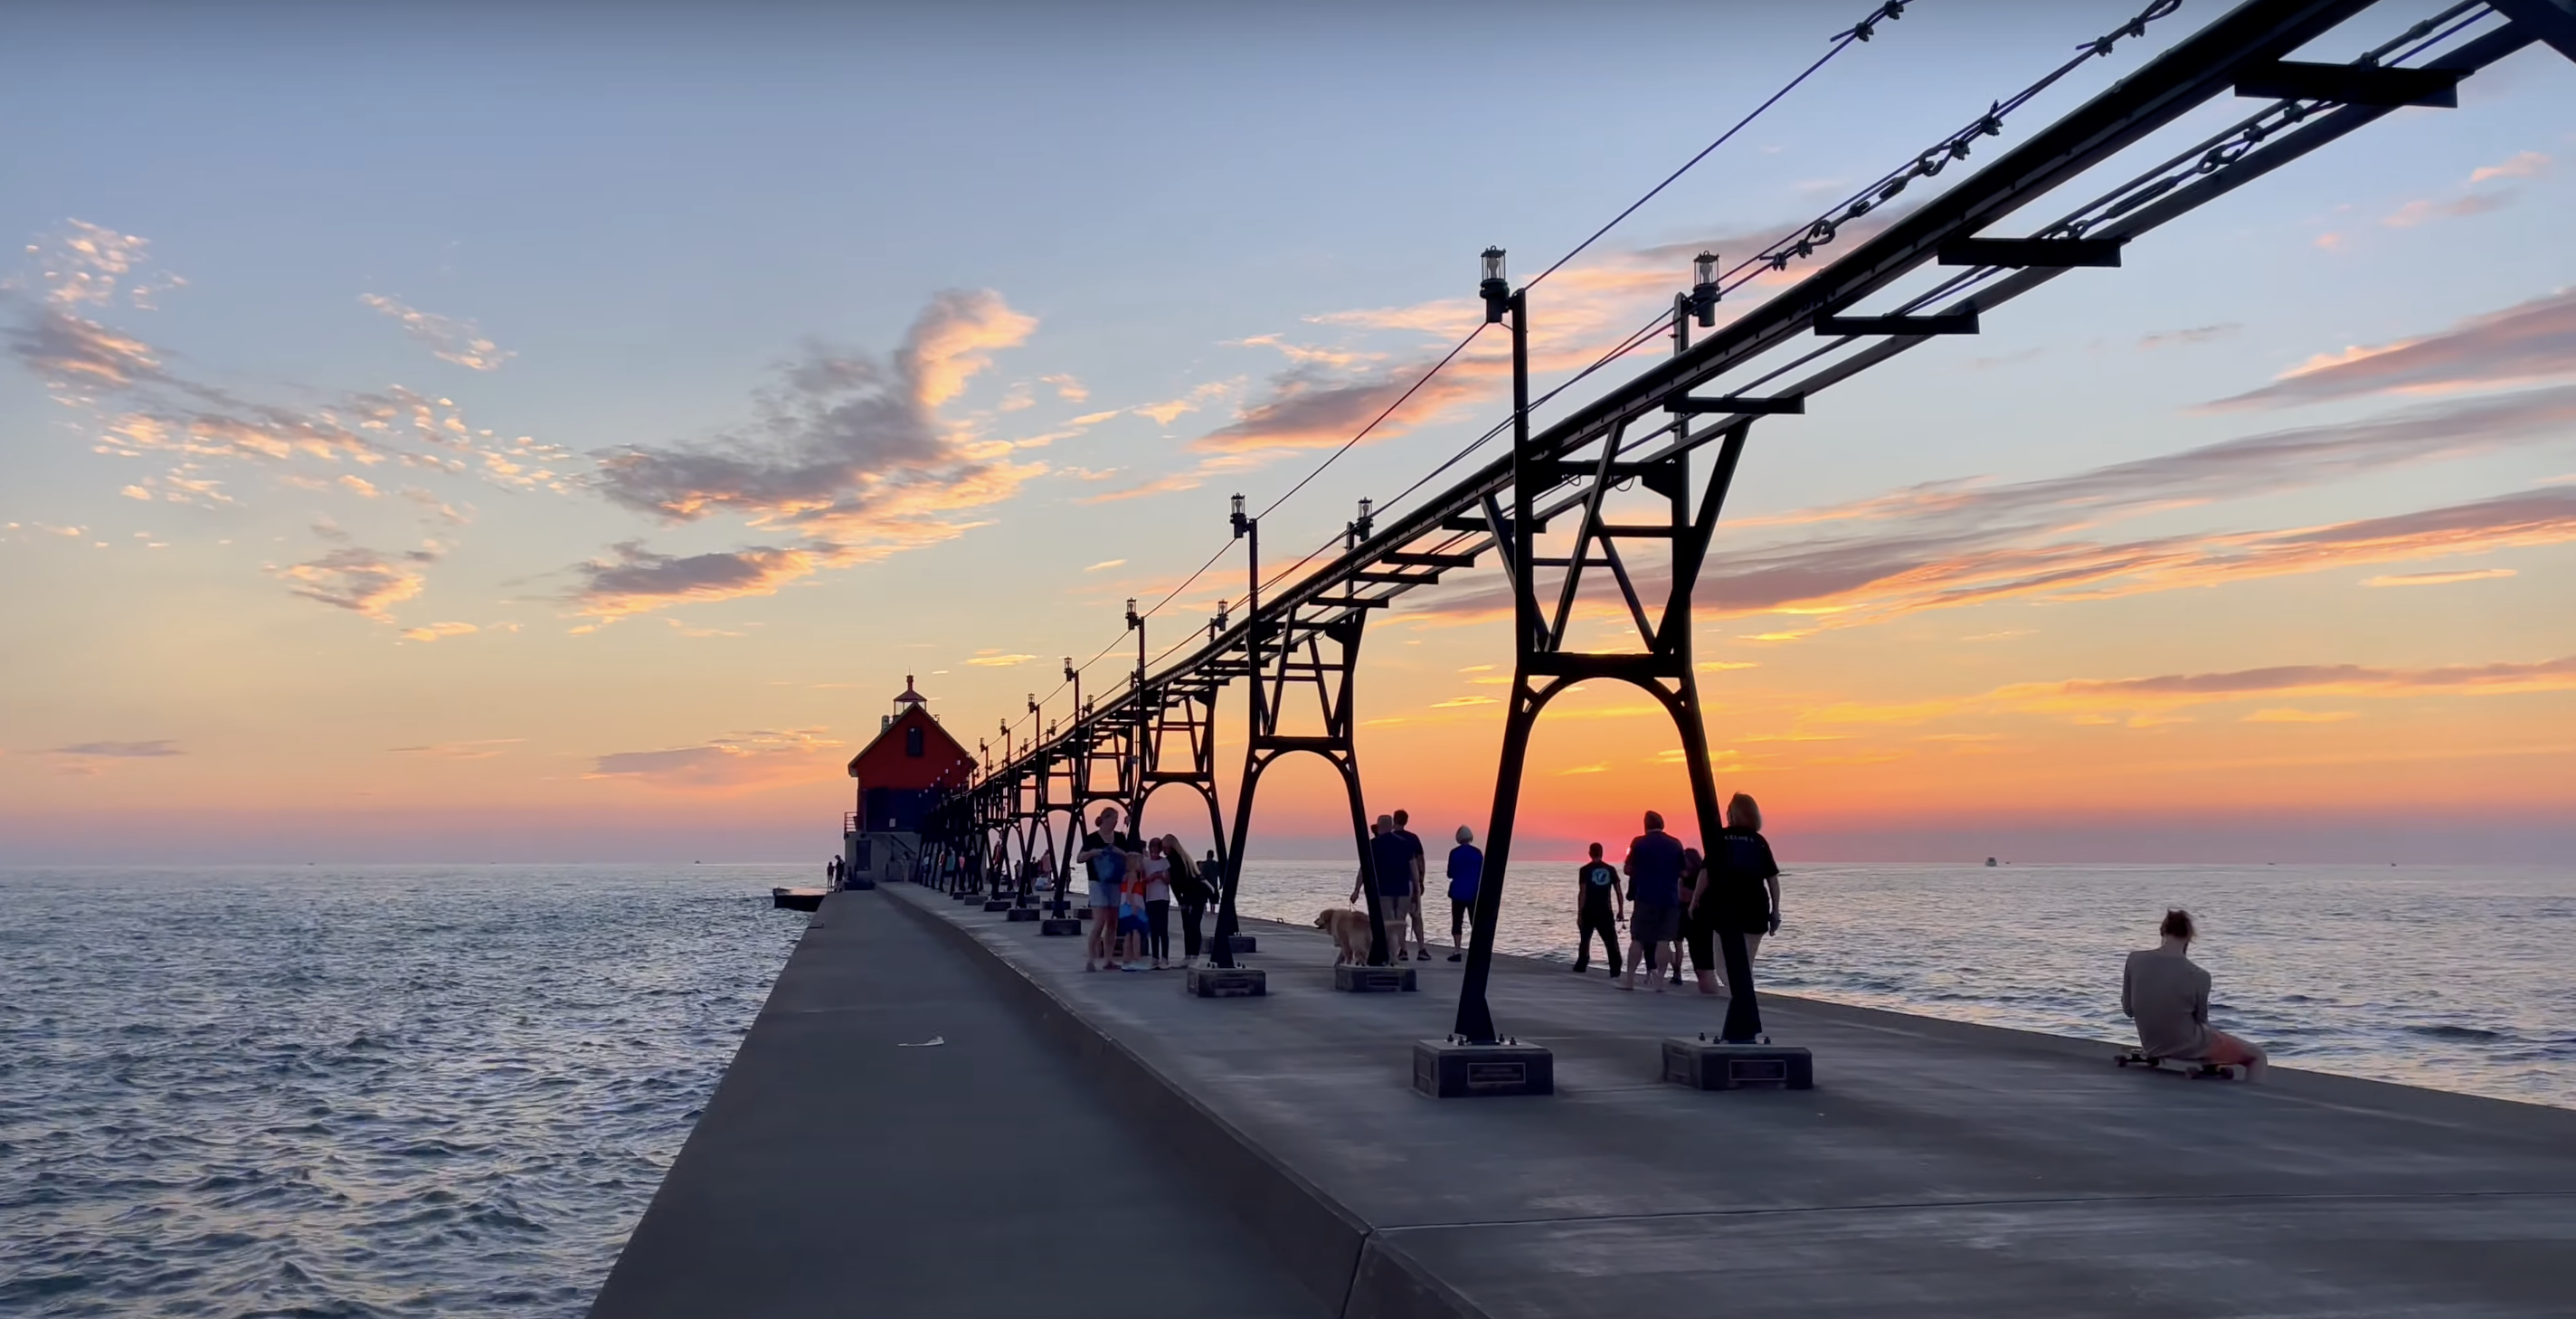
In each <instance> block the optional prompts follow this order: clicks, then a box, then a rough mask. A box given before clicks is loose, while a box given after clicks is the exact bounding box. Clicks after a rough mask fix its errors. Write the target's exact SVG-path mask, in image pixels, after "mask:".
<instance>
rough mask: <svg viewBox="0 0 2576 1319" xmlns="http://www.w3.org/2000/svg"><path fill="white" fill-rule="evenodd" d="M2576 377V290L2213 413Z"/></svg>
mask: <svg viewBox="0 0 2576 1319" xmlns="http://www.w3.org/2000/svg"><path fill="white" fill-rule="evenodd" d="M2569 375H2576V289H2562V290H2560V291H2558V292H2556V293H2551V294H2548V295H2546V296H2543V297H2538V298H2533V299H2532V300H2530V301H2528V302H2524V303H2519V304H2517V305H2515V306H2511V307H2507V308H2505V309H2504V310H2502V311H2496V312H2489V313H2486V314H2484V315H2480V316H2472V317H2469V318H2468V319H2466V320H2463V321H2461V322H2459V323H2458V324H2456V325H2454V326H2452V327H2451V328H2450V329H2448V330H2445V331H2442V332H2441V333H2439V334H2432V335H2426V336H2424V337H2422V338H2418V339H2400V340H2397V341H2395V342H2393V343H2386V344H2379V345H2375V346H2370V347H2352V348H2346V349H2344V350H2343V351H2341V352H2337V353H2327V354H2320V355H2318V356H2316V357H2312V358H2310V359H2308V360H2307V361H2305V362H2303V363H2300V364H2299V365H2298V366H2296V367H2293V368H2291V369H2290V370H2289V371H2287V372H2285V373H2283V374H2282V376H2281V377H2280V378H2279V379H2278V380H2275V381H2274V382H2272V383H2271V384H2269V385H2265V386H2264V387H2262V388H2261V389H2257V390H2252V391H2249V392H2247V393H2243V394H2238V395H2235V396H2234V397H2232V398H2224V399H2220V400H2218V401H2217V402H2215V403H2212V404H2210V405H2209V406H2211V407H2213V408H2226V407H2243V406H2249V405H2258V404H2259V405H2272V406H2279V405H2284V404H2300V403H2317V402H2324V401H2326V400H2329V399H2338V398H2351V397H2356V396H2360V395H2366V394H2377V393H2431V392H2441V391H2447V390H2460V389H2474V388H2485V387H2490V386H2496V385H2509V384H2517V383H2525V382H2531V381H2539V380H2554V379H2563V378H2565V377H2567V376H2569Z"/></svg>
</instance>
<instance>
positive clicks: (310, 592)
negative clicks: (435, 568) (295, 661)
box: [269, 545, 439, 640]
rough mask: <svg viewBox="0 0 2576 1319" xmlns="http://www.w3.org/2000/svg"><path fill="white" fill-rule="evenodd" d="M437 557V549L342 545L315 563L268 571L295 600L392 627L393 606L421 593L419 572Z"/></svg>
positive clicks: (422, 581)
mask: <svg viewBox="0 0 2576 1319" xmlns="http://www.w3.org/2000/svg"><path fill="white" fill-rule="evenodd" d="M438 558H439V551H438V550H437V549H435V548H428V549H417V550H404V551H400V552H397V553H392V554H388V553H385V552H383V551H381V550H371V549H368V548H367V547H366V546H364V545H343V546H341V547H340V548H338V549H335V550H330V551H328V552H326V553H324V554H323V555H322V556H321V557H319V558H314V559H307V560H305V561H304V562H302V563H291V564H288V565H286V566H285V567H282V568H281V567H274V566H272V567H271V568H270V569H269V571H270V572H271V573H273V574H275V575H276V576H277V577H278V578H279V579H281V580H283V581H285V582H286V583H287V590H288V591H289V592H290V593H292V594H294V595H298V596H301V597H303V598H304V599H307V600H313V601H318V602H320V603H322V604H326V605H329V606H331V607H332V608H334V609H346V610H348V611H350V612H351V613H354V614H358V615H360V616H362V617H366V618H370V619H373V620H375V621H376V622H379V623H391V622H393V621H394V617H393V613H392V610H393V607H394V606H395V605H398V604H401V603H402V602H403V601H405V600H409V599H411V598H412V597H413V596H416V595H419V594H420V592H421V588H422V587H423V586H424V585H425V584H426V583H427V582H428V577H427V575H426V574H424V573H423V572H422V571H421V570H422V569H423V568H426V567H427V566H429V565H430V564H433V563H436V562H438ZM414 639H415V640H432V639H434V638H414Z"/></svg>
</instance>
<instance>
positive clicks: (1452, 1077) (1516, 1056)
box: [1413, 1040, 1556, 1099]
mask: <svg viewBox="0 0 2576 1319" xmlns="http://www.w3.org/2000/svg"><path fill="white" fill-rule="evenodd" d="M1413 1088H1414V1089H1416V1090H1419V1091H1421V1092H1422V1093H1424V1094H1426V1095H1429V1096H1431V1097H1432V1098H1434V1099H1478V1098H1484V1097H1486V1096H1489V1095H1552V1094H1555V1093H1556V1055H1554V1054H1552V1053H1549V1052H1548V1051H1547V1050H1545V1049H1542V1048H1540V1047H1538V1046H1537V1045H1535V1044H1520V1043H1504V1044H1463V1043H1460V1042H1458V1041H1456V1040H1416V1041H1414V1044H1413Z"/></svg>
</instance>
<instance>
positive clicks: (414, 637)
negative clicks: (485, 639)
mask: <svg viewBox="0 0 2576 1319" xmlns="http://www.w3.org/2000/svg"><path fill="white" fill-rule="evenodd" d="M482 630H483V629H482V628H479V627H477V626H475V625H474V624H472V623H427V624H423V625H422V626H420V627H407V628H404V629H403V631H402V637H403V640H405V641H444V640H446V639H447V638H449V637H466V636H472V635H474V634H475V633H477V632H480V631H482Z"/></svg>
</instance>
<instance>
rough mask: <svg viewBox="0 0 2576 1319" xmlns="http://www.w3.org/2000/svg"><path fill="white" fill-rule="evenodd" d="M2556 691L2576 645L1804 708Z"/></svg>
mask: <svg viewBox="0 0 2576 1319" xmlns="http://www.w3.org/2000/svg"><path fill="white" fill-rule="evenodd" d="M2560 691H2576V655H2569V656H2565V657H2562V658H2559V659H2554V660H2542V661H2538V662H2534V663H2499V664H2454V665H2445V666H2442V667H2438V668H2421V669H2401V668H2375V667H2370V666H2366V665H2360V664H2286V665H2277V666H2273V667H2270V668H2260V669H2240V670H2236V671H2234V672H2229V673H2194V674H2167V675H2164V676H2161V677H2153V678H2073V679H2068V680H2066V681H2063V682H2038V683H2015V684H2012V685H2009V686H2004V687H1997V688H1995V689H1993V690H1991V691H1987V692H1984V693H1981V694H1979V695H1975V696H1964V697H1955V698H1945V699H1938V700H1930V701H1914V702H1907V703H1904V704H1872V703H1866V702H1840V703H1835V704H1830V705H1821V706H1815V707H1812V708H1809V709H1807V710H1805V711H1803V713H1802V716H1801V717H1802V718H1803V719H1804V720H1806V721H1808V722H1812V723H1821V724H1844V725H1848V724H1900V725H1901V724H1919V723H1925V722H1928V721H1930V720H1933V719H1941V718H1949V717H1952V716H1957V715H1974V714H2005V713H2009V714H2043V715H2065V716H2071V717H2072V718H2073V719H2074V720H2075V722H2079V723H2107V722H2114V721H2115V719H2114V717H2115V716H2119V715H2128V716H2130V717H2131V722H2132V724H2133V726H2138V727H2145V726H2149V725H2147V724H2137V723H2136V722H2135V721H2136V720H2137V719H2139V718H2141V717H2143V718H2147V719H2149V720H2150V721H2159V720H2162V721H2169V720H2170V719H2171V718H2172V712H2174V711H2176V710H2179V709H2185V708H2188V707H2191V706H2199V705H2214V704H2222V703H2225V702H2229V701H2238V700H2247V699H2272V700H2279V699H2284V698H2290V699H2295V698H2301V697H2309V698H2313V697H2320V696H2326V697H2366V698H2381V699H2385V698H2395V697H2430V696H2507V695H2527V694H2531V693H2536V692H2560ZM2351 717H2354V716H2351V715H2344V714H2322V715H2310V714H2308V713H2306V712H2304V711H2300V710H2296V709H2286V708H2273V709H2267V710H2261V711H2257V712H2255V713H2254V714H2252V715H2249V716H2248V717H2247V720H2246V722H2249V723H2315V722H2331V721H2337V720H2341V719H2345V718H2351Z"/></svg>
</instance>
